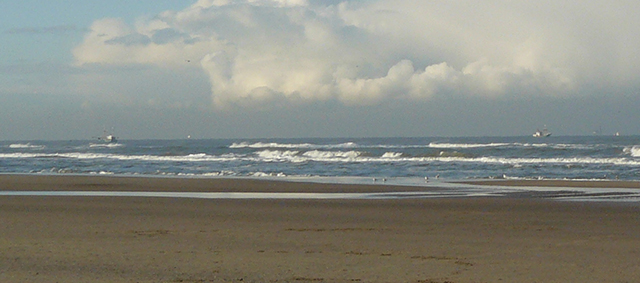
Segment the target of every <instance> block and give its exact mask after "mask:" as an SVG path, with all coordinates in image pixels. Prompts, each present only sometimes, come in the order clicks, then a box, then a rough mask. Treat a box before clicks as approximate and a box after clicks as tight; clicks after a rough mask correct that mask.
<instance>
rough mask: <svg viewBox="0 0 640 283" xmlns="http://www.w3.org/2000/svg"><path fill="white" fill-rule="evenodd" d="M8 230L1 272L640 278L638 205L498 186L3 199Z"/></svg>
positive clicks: (22, 275)
mask: <svg viewBox="0 0 640 283" xmlns="http://www.w3.org/2000/svg"><path fill="white" fill-rule="evenodd" d="M597 183H600V182H597ZM413 189H415V190H425V189H426V188H408V187H401V188H397V187H390V186H367V185H326V184H306V183H288V182H271V181H257V180H232V179H177V178H176V179H174V178H121V177H117V178H114V177H78V176H75V177H74V176H26V175H2V176H0V190H126V191H132V190H142V191H156V190H157V191H241V192H252V191H285V192H325V191H333V192H345V191H347V192H353V191H362V192H369V191H389V190H401V191H407V190H413ZM0 227H1V228H0V229H2V230H1V233H0V282H634V281H636V280H637V279H638V278H640V206H639V205H637V204H620V203H582V202H557V201H550V200H540V199H526V198H524V199H523V198H517V199H515V198H487V197H485V198H457V199H449V198H442V199H400V200H398V199H396V200H393V199H387V200H211V199H177V198H142V197H42V196H40V197H37V196H29V197H25V196H2V197H0Z"/></svg>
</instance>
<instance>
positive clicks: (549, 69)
mask: <svg viewBox="0 0 640 283" xmlns="http://www.w3.org/2000/svg"><path fill="white" fill-rule="evenodd" d="M327 3H329V4H327ZM639 10H640V3H638V2H634V1H590V2H585V1H561V2H557V1H549V0H542V1H536V2H535V3H533V2H532V3H528V2H527V3H524V2H523V3H520V2H512V1H480V2H478V1H444V0H436V1H409V0H400V1H397V0H394V1H390V0H379V1H355V0H354V1H343V2H336V1H311V0H309V1H306V0H199V1H198V2H196V3H195V4H192V5H191V6H189V7H186V8H185V9H183V10H181V11H165V12H163V13H161V14H159V15H157V16H156V17H153V18H151V19H149V18H146V19H140V20H138V21H137V22H136V23H134V24H132V25H130V24H127V23H125V22H124V21H123V20H120V19H113V18H107V19H100V20H96V21H95V22H94V23H93V24H92V26H91V27H90V31H89V32H88V33H87V34H86V36H85V38H84V40H83V42H82V43H81V44H80V45H79V46H77V47H76V48H75V49H74V50H73V55H74V58H75V61H76V62H75V64H76V65H77V66H108V67H109V68H119V67H122V68H125V67H128V66H129V67H130V66H145V68H151V69H157V70H161V71H153V72H145V75H144V77H139V78H137V79H140V80H147V81H151V82H153V81H160V80H164V81H166V77H167V76H169V75H168V74H171V73H173V72H175V74H176V76H183V75H184V74H189V73H192V72H194V71H199V72H202V74H204V75H203V76H197V77H198V78H206V79H208V84H209V86H210V93H211V101H212V102H213V104H214V105H215V106H216V107H219V108H228V107H234V106H236V107H237V106H239V107H265V106H267V105H269V104H280V103H283V102H286V103H294V104H296V103H310V102H314V101H332V100H333V101H339V102H341V103H343V104H345V105H375V104H381V103H385V102H387V101H406V102H408V103H412V102H414V101H428V100H430V99H433V98H447V97H463V98H464V97H481V98H487V99H495V98H504V97H507V98H508V97H522V96H531V97H536V96H545V97H549V96H560V97H571V96H579V95H584V94H585V93H592V92H593V91H594V89H596V90H606V89H607V88H611V87H618V88H637V87H638V85H639V84H638V81H637V78H636V75H635V74H637V73H638V71H640V67H639V66H640V64H638V63H640V62H639V61H640V50H639V49H638V48H637V46H640V37H638V36H637V35H638V34H640V17H637V16H636V15H635V14H634V12H632V11H639ZM158 73H161V74H162V75H161V76H154V74H158ZM114 77H115V78H114V79H113V80H111V81H108V82H102V83H103V84H104V83H108V84H116V85H122V84H123V82H122V81H121V80H127V79H129V80H130V79H131V77H128V76H114ZM96 80H97V79H96ZM124 84H126V85H130V84H131V82H126V83H124ZM171 99H175V100H180V99H181V97H180V95H174V96H173V97H172V98H171Z"/></svg>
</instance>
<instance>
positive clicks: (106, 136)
mask: <svg viewBox="0 0 640 283" xmlns="http://www.w3.org/2000/svg"><path fill="white" fill-rule="evenodd" d="M98 140H101V141H103V142H106V143H117V142H118V138H116V136H114V135H113V134H107V131H106V130H105V131H104V134H103V135H102V137H99V138H98Z"/></svg>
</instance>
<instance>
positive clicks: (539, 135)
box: [533, 126, 551, 138]
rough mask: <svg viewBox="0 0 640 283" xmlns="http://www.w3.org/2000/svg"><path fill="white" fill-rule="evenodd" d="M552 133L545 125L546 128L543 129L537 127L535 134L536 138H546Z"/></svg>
mask: <svg viewBox="0 0 640 283" xmlns="http://www.w3.org/2000/svg"><path fill="white" fill-rule="evenodd" d="M550 135H551V132H549V130H547V127H546V126H545V127H544V129H542V131H541V130H540V129H537V130H536V132H535V133H533V136H534V137H536V138H546V137H548V136H550Z"/></svg>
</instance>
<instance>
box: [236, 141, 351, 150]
mask: <svg viewBox="0 0 640 283" xmlns="http://www.w3.org/2000/svg"><path fill="white" fill-rule="evenodd" d="M357 146H358V145H357V144H356V143H353V142H346V143H339V144H328V145H318V144H311V143H297V144H296V143H274V142H269V143H263V142H256V143H248V142H239V143H233V144H231V145H230V146H229V148H307V149H309V148H318V149H319V148H352V147H357Z"/></svg>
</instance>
